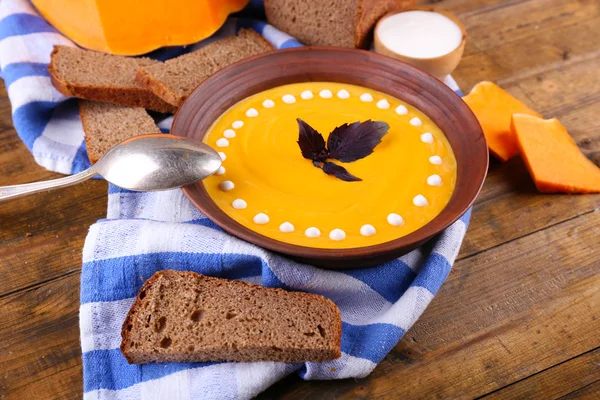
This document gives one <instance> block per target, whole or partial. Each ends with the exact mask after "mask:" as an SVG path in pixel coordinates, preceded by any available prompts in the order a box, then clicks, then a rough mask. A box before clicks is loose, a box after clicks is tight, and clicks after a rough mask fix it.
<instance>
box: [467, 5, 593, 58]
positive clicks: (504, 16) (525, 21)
mask: <svg viewBox="0 0 600 400" xmlns="http://www.w3.org/2000/svg"><path fill="white" fill-rule="evenodd" d="M458 16H459V18H460V19H461V21H462V22H463V23H464V24H465V26H467V27H468V29H467V34H468V35H469V38H468V39H470V41H471V43H472V45H473V48H475V49H477V50H478V51H487V50H489V49H491V48H494V47H496V46H498V44H505V43H513V42H520V41H523V40H526V39H528V38H531V37H540V36H543V35H546V34H547V33H548V32H550V31H553V30H557V29H560V28H563V27H566V26H569V25H574V24H581V23H582V22H584V21H587V20H590V19H594V18H595V17H598V16H600V7H599V5H598V2H595V1H589V0H570V1H555V0H536V1H514V0H513V1H505V2H502V3H499V4H494V5H491V6H489V7H484V8H479V7H477V8H474V9H471V10H469V11H464V12H461V13H459V14H458ZM537 51H539V49H537Z"/></svg>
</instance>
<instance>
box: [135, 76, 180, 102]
mask: <svg viewBox="0 0 600 400" xmlns="http://www.w3.org/2000/svg"><path fill="white" fill-rule="evenodd" d="M135 83H137V84H138V85H140V86H142V87H144V88H146V90H149V91H151V92H152V93H153V94H154V95H155V96H157V97H159V98H160V99H161V100H163V101H164V102H166V103H169V104H171V105H177V106H173V107H179V106H181V105H182V104H183V102H184V101H185V99H186V97H185V96H179V95H178V94H177V93H175V92H174V91H173V90H171V89H169V87H168V86H167V85H165V84H164V83H163V82H162V81H160V80H159V79H156V78H155V77H153V76H152V74H151V73H150V72H149V71H148V70H146V69H144V68H140V69H138V70H137V72H136V73H135Z"/></svg>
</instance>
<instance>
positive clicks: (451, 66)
mask: <svg viewBox="0 0 600 400" xmlns="http://www.w3.org/2000/svg"><path fill="white" fill-rule="evenodd" d="M406 11H429V12H435V13H438V14H442V15H444V16H445V17H448V18H449V19H451V20H452V21H453V22H454V23H455V24H456V25H458V27H459V28H460V30H461V32H462V40H461V42H460V44H459V45H458V47H457V48H455V49H454V50H452V51H451V52H450V53H447V54H444V55H442V56H439V57H432V58H414V57H409V56H405V55H402V54H398V53H396V52H394V51H392V50H390V49H389V48H388V47H386V46H385V45H384V44H383V42H382V41H381V38H380V36H379V34H380V30H379V27H380V26H381V23H382V22H383V21H384V20H385V19H386V18H388V17H390V16H392V15H396V14H399V13H401V12H406ZM373 36H374V46H375V51H376V52H377V53H380V54H383V55H386V56H389V57H393V58H396V59H398V60H401V61H404V62H406V63H408V64H410V65H414V66H415V67H417V68H419V69H422V70H423V71H425V72H427V73H429V74H431V75H433V76H435V77H436V78H438V79H439V80H443V79H444V78H445V77H446V76H448V75H450V74H451V73H452V71H454V70H455V69H456V67H457V66H458V64H459V63H460V59H461V58H462V55H463V52H464V50H465V43H466V41H467V31H466V30H465V26H464V25H463V24H462V23H461V22H460V21H459V19H458V18H456V17H455V16H454V15H452V14H450V13H448V12H446V11H442V10H438V9H435V8H433V7H427V6H420V7H411V8H409V9H406V10H402V11H400V12H395V13H391V14H388V15H386V16H384V17H383V18H381V19H380V20H379V22H378V23H377V25H376V26H375V32H374V35H373Z"/></svg>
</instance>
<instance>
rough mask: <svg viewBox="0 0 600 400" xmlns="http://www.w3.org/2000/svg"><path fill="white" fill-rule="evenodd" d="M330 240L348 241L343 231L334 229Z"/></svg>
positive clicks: (330, 233)
mask: <svg viewBox="0 0 600 400" xmlns="http://www.w3.org/2000/svg"><path fill="white" fill-rule="evenodd" d="M329 238H330V239H331V240H344V239H346V232H344V231H343V230H341V229H337V228H336V229H334V230H332V231H331V232H329Z"/></svg>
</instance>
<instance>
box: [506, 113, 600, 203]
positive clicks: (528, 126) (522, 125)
mask: <svg viewBox="0 0 600 400" xmlns="http://www.w3.org/2000/svg"><path fill="white" fill-rule="evenodd" d="M511 129H512V131H513V133H514V134H515V137H516V139H517V143H518V146H519V150H520V152H521V156H522V157H523V160H525V164H527V168H528V169H529V174H530V175H531V177H532V178H533V180H534V181H535V186H536V187H537V189H538V190H539V191H540V192H543V193H556V192H562V193H600V168H598V167H597V166H596V165H595V164H594V163H593V162H591V161H590V160H589V159H587V158H586V157H585V156H584V155H583V154H582V153H581V151H580V150H579V147H577V143H575V141H574V140H573V139H572V138H571V136H570V135H569V133H568V132H567V130H566V128H565V127H564V126H563V125H562V124H561V123H560V122H559V121H558V120H557V119H556V118H553V119H547V120H544V119H541V118H537V117H534V116H531V115H526V114H514V115H513V116H512V124H511Z"/></svg>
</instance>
